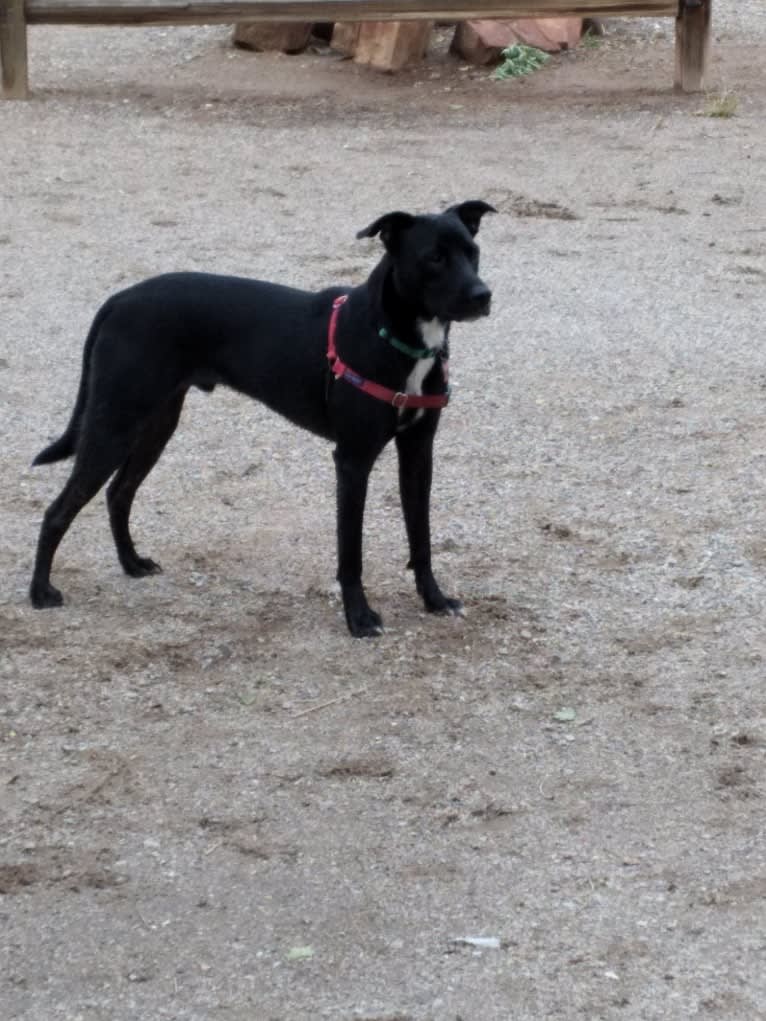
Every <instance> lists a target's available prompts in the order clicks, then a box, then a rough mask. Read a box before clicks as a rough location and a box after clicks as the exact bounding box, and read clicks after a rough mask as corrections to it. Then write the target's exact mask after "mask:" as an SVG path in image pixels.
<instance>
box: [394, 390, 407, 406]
mask: <svg viewBox="0 0 766 1021" xmlns="http://www.w3.org/2000/svg"><path fill="white" fill-rule="evenodd" d="M391 403H392V404H393V406H394V407H395V408H399V409H401V408H403V407H405V406H406V404H407V394H405V393H402V391H401V390H398V391H397V392H396V393H395V394H394V396H393V397H392V398H391Z"/></svg>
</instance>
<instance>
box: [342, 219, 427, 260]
mask: <svg viewBox="0 0 766 1021" xmlns="http://www.w3.org/2000/svg"><path fill="white" fill-rule="evenodd" d="M414 220H415V217H414V216H412V215H411V214H410V213H386V215H385V216H380V217H378V219H377V220H376V221H375V222H374V223H371V224H370V226H369V227H365V228H364V230H360V231H359V233H358V234H357V235H356V236H357V237H358V238H374V237H375V235H376V234H380V240H381V241H382V242H383V244H384V245H385V246H386V248H387V249H388V251H389V252H390V251H393V250H394V249H395V248H396V242H397V240H398V239H399V236H400V235H401V233H402V231H404V230H406V229H407V228H408V227H411V226H412V224H413V222H414Z"/></svg>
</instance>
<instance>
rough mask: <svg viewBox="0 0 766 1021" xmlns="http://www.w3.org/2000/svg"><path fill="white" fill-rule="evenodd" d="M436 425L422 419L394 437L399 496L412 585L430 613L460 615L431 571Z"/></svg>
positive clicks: (459, 605) (458, 605)
mask: <svg viewBox="0 0 766 1021" xmlns="http://www.w3.org/2000/svg"><path fill="white" fill-rule="evenodd" d="M435 432H436V422H433V424H432V421H431V419H430V416H429V417H426V418H423V419H422V420H421V421H420V422H418V423H417V424H416V425H414V426H411V427H410V428H409V429H406V430H405V431H404V432H401V433H398V434H397V436H396V449H397V453H398V455H399V492H400V494H401V501H402V511H403V512H404V523H405V526H406V528H407V538H408V540H409V546H410V562H409V564H408V565H407V566H408V567H411V568H412V570H413V571H414V572H415V585H416V587H417V591H418V594H419V595H420V596H421V597H422V599H423V603H424V604H425V608H426V610H428V611H429V612H430V613H451V614H459V613H460V612H461V610H462V608H463V606H462V603H461V602H460V600H459V599H451V598H450V597H449V596H445V595H444V593H443V592H442V590H441V589H440V588H439V584H438V582H437V581H436V579H435V578H434V576H433V572H432V570H431V524H430V500H431V479H432V475H433V442H434V433H435Z"/></svg>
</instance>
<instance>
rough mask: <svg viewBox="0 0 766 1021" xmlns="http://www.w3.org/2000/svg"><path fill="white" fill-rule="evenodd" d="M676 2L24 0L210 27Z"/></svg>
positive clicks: (54, 16)
mask: <svg viewBox="0 0 766 1021" xmlns="http://www.w3.org/2000/svg"><path fill="white" fill-rule="evenodd" d="M677 10H678V0H27V2H26V14H27V22H28V23H29V24H30V25H41V24H45V25H168V24H171V25H215V24H235V23H237V22H240V21H243V22H244V21H312V22H313V21H405V20H407V21H470V20H476V19H480V18H509V17H513V18H541V17H563V16H572V17H592V16H596V15H601V16H604V17H608V16H613V17H617V16H621V15H636V16H654V17H673V16H674V15H675V14H676V13H677Z"/></svg>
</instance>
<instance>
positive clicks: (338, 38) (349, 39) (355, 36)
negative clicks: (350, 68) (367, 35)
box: [330, 21, 362, 57]
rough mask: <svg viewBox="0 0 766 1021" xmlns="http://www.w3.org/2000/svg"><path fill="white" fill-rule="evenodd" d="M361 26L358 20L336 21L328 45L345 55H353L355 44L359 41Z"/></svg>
mask: <svg viewBox="0 0 766 1021" xmlns="http://www.w3.org/2000/svg"><path fill="white" fill-rule="evenodd" d="M361 27H362V26H361V23H360V22H358V21H336V22H335V27H334V28H333V30H332V39H331V40H330V46H331V47H332V48H333V49H334V50H337V51H338V53H342V54H343V55H344V56H345V57H353V55H354V51H355V50H356V44H357V43H358V42H359V29H360V28H361Z"/></svg>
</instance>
